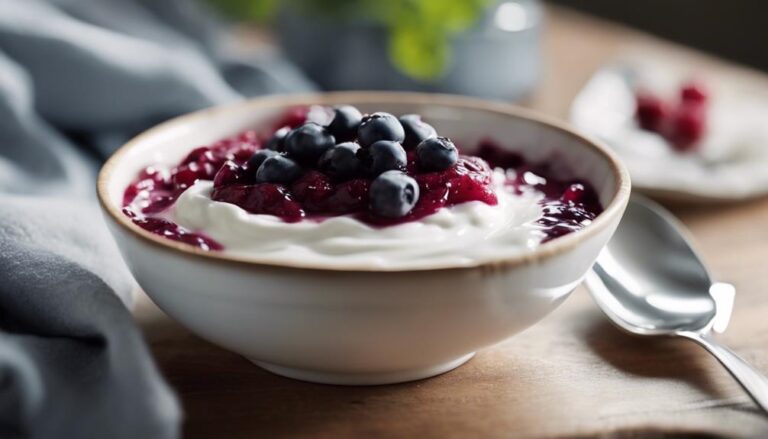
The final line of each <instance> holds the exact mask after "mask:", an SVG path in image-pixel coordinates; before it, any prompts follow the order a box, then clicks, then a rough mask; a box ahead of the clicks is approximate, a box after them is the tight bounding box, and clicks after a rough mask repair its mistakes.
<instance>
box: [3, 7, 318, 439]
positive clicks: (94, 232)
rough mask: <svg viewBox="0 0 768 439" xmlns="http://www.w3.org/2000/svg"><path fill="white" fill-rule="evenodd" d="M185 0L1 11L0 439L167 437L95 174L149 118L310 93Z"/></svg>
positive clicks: (175, 417)
mask: <svg viewBox="0 0 768 439" xmlns="http://www.w3.org/2000/svg"><path fill="white" fill-rule="evenodd" d="M219 28H220V26H219V24H218V23H217V22H216V21H215V20H213V19H212V18H211V16H210V14H209V13H208V12H207V11H206V10H205V9H204V8H202V7H201V6H200V5H199V4H197V3H195V2H193V1H192V0H48V1H44V0H0V437H2V438H14V437H19V438H26V437H30V438H140V437H143V438H172V437H176V436H178V434H179V422H180V418H181V415H180V409H179V405H178V402H177V401H176V398H175V397H174V395H173V394H172V392H171V391H170V389H169V388H168V386H167V385H166V384H165V383H164V382H163V380H162V378H161V377H160V375H159V373H158V371H157V369H156V367H155V365H154V363H153V361H152V359H151V357H150V355H149V352H148V350H147V347H146V346H145V344H144V341H143V340H142V337H141V334H140V332H139V330H138V329H137V328H136V327H135V325H134V323H133V321H132V319H131V315H130V312H129V311H128V309H127V308H126V306H128V307H130V305H131V304H132V297H131V292H132V290H133V286H134V285H133V280H132V279H131V277H130V274H129V273H128V271H127V270H126V268H125V267H124V265H123V262H122V260H121V259H120V256H119V254H118V253H117V250H116V248H115V247H114V244H113V243H112V240H111V238H110V237H109V236H108V235H107V233H106V231H105V228H104V225H103V224H102V220H101V217H100V214H99V213H98V209H97V208H96V205H95V198H94V189H93V186H94V179H95V173H96V169H97V167H98V164H99V162H100V161H101V160H103V159H104V158H105V157H106V156H107V155H108V154H109V153H110V152H111V151H112V150H113V149H114V148H115V147H116V146H118V145H119V144H120V143H121V142H122V141H124V140H125V139H126V138H128V137H130V136H131V135H133V134H135V133H136V132H137V131H139V130H141V129H143V128H146V127H147V126H149V125H151V124H153V123H156V122H158V121H160V120H162V119H165V118H168V117H171V116H174V115H177V114H181V113H185V112H188V111H191V110H195V109H199V108H202V107H206V106H209V105H213V104H218V103H223V102H228V101H232V100H236V99H240V98H241V96H243V95H257V94H264V93H285V92H293V91H306V90H310V89H312V86H311V85H310V84H309V83H308V82H307V81H306V80H305V79H304V78H303V76H302V75H301V74H300V73H298V72H297V71H295V70H294V68H293V67H292V66H291V65H289V64H287V63H285V62H284V61H282V60H281V59H280V58H278V57H276V56H275V55H270V54H259V55H258V56H249V57H242V56H238V54H233V53H229V52H226V51H224V50H223V49H222V47H224V45H223V44H222V41H221V40H220V35H219V32H218V29H219Z"/></svg>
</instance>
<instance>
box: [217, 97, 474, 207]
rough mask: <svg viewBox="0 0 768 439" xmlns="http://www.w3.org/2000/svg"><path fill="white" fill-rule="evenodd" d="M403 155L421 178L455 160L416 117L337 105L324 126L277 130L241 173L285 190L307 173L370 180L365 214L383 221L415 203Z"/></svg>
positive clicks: (453, 151)
mask: <svg viewBox="0 0 768 439" xmlns="http://www.w3.org/2000/svg"><path fill="white" fill-rule="evenodd" d="M408 151H413V153H414V154H415V162H416V165H417V166H418V168H419V169H420V170H422V171H424V172H436V171H443V170H446V169H448V168H450V167H451V166H454V165H455V164H456V162H457V161H458V159H459V151H458V149H457V148H456V146H455V145H454V144H453V142H451V141H450V139H447V138H445V137H438V136H437V132H436V131H435V129H434V128H433V127H432V126H430V125H429V124H427V123H425V122H424V121H422V120H421V117H420V116H419V115H416V114H408V115H404V116H402V117H400V118H399V119H398V118H397V117H395V116H393V115H392V114H389V113H385V112H377V113H373V114H368V115H363V114H362V113H361V112H360V111H359V110H358V109H357V108H355V107H353V106H350V105H343V106H338V107H335V108H334V109H333V118H332V119H331V121H330V123H328V124H327V125H326V126H324V125H321V124H318V123H315V122H306V123H304V124H303V125H300V126H298V127H296V128H293V129H290V128H288V127H285V128H281V129H279V130H277V131H276V132H275V133H274V135H273V136H272V137H271V138H270V139H269V140H268V141H267V143H266V145H265V149H261V150H259V151H257V152H256V153H255V154H254V155H253V156H252V157H251V158H250V159H249V160H248V162H247V163H246V164H245V169H246V170H248V171H249V173H250V174H251V175H252V176H253V179H254V181H255V182H256V183H272V184H282V185H288V184H291V183H293V182H295V181H296V180H298V179H300V178H301V177H302V175H304V173H305V172H306V171H307V170H319V171H320V172H322V173H324V174H326V175H328V176H329V177H331V178H333V179H334V180H336V181H345V180H350V179H355V178H366V179H371V180H372V181H371V184H370V190H369V202H370V209H371V211H372V212H373V213H374V214H375V215H378V216H381V217H385V218H400V217H403V216H405V215H407V214H408V213H409V212H410V211H411V209H413V207H414V206H415V205H416V203H417V202H418V200H419V185H418V183H417V182H416V180H415V179H414V178H412V177H411V176H409V175H408V174H407V173H406V172H404V171H405V169H406V166H407V165H408ZM226 166H230V167H232V166H236V165H235V164H234V163H229V164H228V165H226ZM226 166H225V167H226ZM236 174H237V170H236V169H230V170H225V171H223V173H222V175H221V176H217V179H216V180H219V181H216V180H214V186H220V185H221V184H222V183H224V181H223V179H227V180H230V179H231V178H230V177H229V176H233V175H236Z"/></svg>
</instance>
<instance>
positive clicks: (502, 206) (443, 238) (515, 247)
mask: <svg viewBox="0 0 768 439" xmlns="http://www.w3.org/2000/svg"><path fill="white" fill-rule="evenodd" d="M503 181H504V175H503V173H502V172H501V171H497V173H496V174H495V182H496V184H495V185H496V193H497V196H498V199H499V203H498V204H497V205H496V206H490V205H488V204H485V203H483V202H480V201H471V202H467V203H462V204H459V205H456V206H452V207H449V208H443V209H440V210H439V211H437V212H436V213H434V214H432V215H429V216H427V217H424V218H422V219H421V220H419V221H414V222H407V223H404V224H398V225H395V226H389V227H371V226H369V225H367V224H365V223H362V222H360V221H358V220H356V219H354V218H351V217H348V216H339V217H331V218H328V219H325V220H323V221H316V220H303V221H299V222H297V223H287V222H284V221H282V220H281V219H280V218H277V217H275V216H272V215H256V214H251V213H248V212H247V211H245V210H243V209H242V208H240V207H238V206H235V205H233V204H229V203H223V202H218V201H214V200H212V199H211V196H210V194H211V191H212V189H213V184H212V182H210V181H198V182H197V183H195V185H193V186H192V187H191V188H189V189H188V190H186V191H185V192H184V193H183V194H182V195H181V196H180V197H179V199H178V200H177V202H176V204H175V205H174V206H173V207H172V209H171V212H170V214H171V217H172V219H173V220H174V221H176V222H177V223H178V224H179V225H181V226H183V227H186V228H188V229H191V230H195V231H201V232H204V233H205V234H206V235H208V236H210V237H211V238H213V239H215V240H216V241H218V242H219V243H221V244H223V245H224V247H225V250H224V251H225V252H226V253H229V254H232V255H237V256H241V257H246V258H248V259H249V260H253V261H257V262H272V263H285V264H295V263H296V262H297V261H298V262H301V263H302V264H306V265H311V266H316V267H320V268H356V269H390V270H400V269H419V268H429V267H435V266H452V267H459V266H472V265H477V264H479V263H483V262H486V261H489V260H494V259H499V258H504V257H508V256H511V255H515V254H519V253H521V252H524V251H526V250H528V249H530V248H533V247H536V246H538V245H539V244H540V242H541V240H542V239H543V237H544V234H543V233H542V232H541V231H540V228H539V226H538V225H537V224H536V220H538V219H539V218H540V217H541V216H542V209H541V206H540V205H539V200H540V198H541V194H539V193H536V192H530V193H525V194H523V195H517V194H514V193H513V192H512V191H510V190H509V189H508V188H506V187H504V185H503Z"/></svg>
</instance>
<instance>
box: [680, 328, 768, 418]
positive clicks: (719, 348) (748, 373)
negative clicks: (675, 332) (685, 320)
mask: <svg viewBox="0 0 768 439" xmlns="http://www.w3.org/2000/svg"><path fill="white" fill-rule="evenodd" d="M680 335H682V336H683V337H686V338H689V339H691V340H693V341H695V342H697V343H698V344H700V345H701V346H703V347H704V348H705V349H706V350H707V351H709V352H710V353H711V354H712V355H714V357H715V358H717V361H719V362H720V363H721V364H722V365H723V366H725V368H726V369H727V370H728V372H730V374H731V375H733V377H734V378H736V381H738V382H739V384H741V387H743V388H744V390H746V391H747V393H748V394H749V396H751V397H752V399H753V400H754V401H755V402H756V403H757V405H758V406H760V408H762V409H763V410H764V411H766V412H768V378H766V377H765V375H763V374H762V373H761V372H760V371H758V370H757V369H755V368H754V367H752V366H750V365H749V363H747V362H746V361H744V360H742V359H741V357H739V356H738V355H736V354H735V353H734V352H733V351H731V350H730V349H728V348H726V347H725V346H723V345H721V344H720V343H718V342H717V341H715V340H714V339H713V338H712V336H711V335H709V334H699V333H694V332H684V333H681V334H680Z"/></svg>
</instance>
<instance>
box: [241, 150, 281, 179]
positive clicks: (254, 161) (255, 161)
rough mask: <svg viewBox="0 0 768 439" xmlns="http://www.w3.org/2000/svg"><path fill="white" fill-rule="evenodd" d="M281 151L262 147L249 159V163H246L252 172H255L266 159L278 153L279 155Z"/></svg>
mask: <svg viewBox="0 0 768 439" xmlns="http://www.w3.org/2000/svg"><path fill="white" fill-rule="evenodd" d="M279 154H280V153H279V152H277V151H273V150H271V149H260V150H258V151H256V152H255V153H254V154H253V155H252V156H251V158H249V159H248V163H247V165H246V167H247V169H248V170H250V171H251V172H252V173H255V172H256V170H257V169H259V166H261V164H262V163H264V160H266V159H268V158H270V157H274V156H276V155H279Z"/></svg>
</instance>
